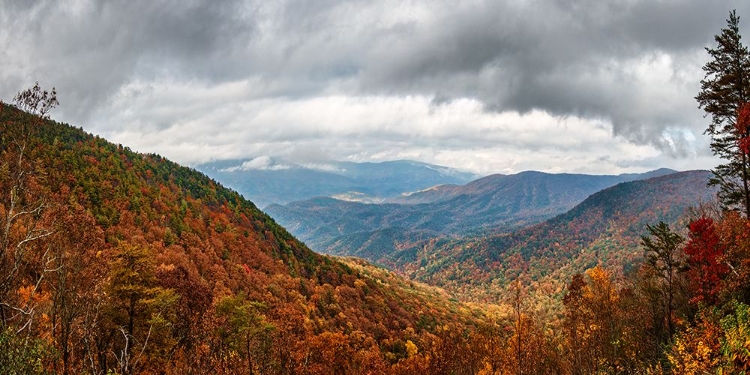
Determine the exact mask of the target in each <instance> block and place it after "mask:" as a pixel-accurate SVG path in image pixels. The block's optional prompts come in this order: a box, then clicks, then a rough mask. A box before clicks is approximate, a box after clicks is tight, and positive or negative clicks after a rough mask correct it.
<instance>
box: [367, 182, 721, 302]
mask: <svg viewBox="0 0 750 375" xmlns="http://www.w3.org/2000/svg"><path fill="white" fill-rule="evenodd" d="M710 175H711V173H710V172H708V171H688V172H678V173H674V174H669V175H666V176H661V177H655V178H651V179H647V180H640V181H632V182H626V183H621V184H618V185H616V186H613V187H610V188H608V189H605V190H603V191H601V192H599V193H596V194H593V195H592V196H590V197H589V198H587V199H586V200H584V201H583V202H582V203H581V204H579V205H577V206H576V207H575V208H573V209H572V210H570V211H568V212H566V213H564V214H562V215H559V216H556V217H555V218H553V219H550V220H547V221H545V222H543V223H540V224H538V225H535V226H532V227H528V228H524V229H520V230H517V231H515V232H512V233H510V234H500V235H492V236H486V237H480V238H466V239H461V240H438V241H431V242H430V243H429V244H428V245H427V246H424V247H422V248H419V249H409V250H408V251H407V252H396V253H393V254H389V255H386V256H384V257H383V259H375V261H379V262H381V263H387V264H391V265H393V266H395V267H396V268H397V269H399V270H401V271H402V272H404V273H405V274H407V275H409V276H410V277H412V278H414V279H416V280H422V281H425V282H429V283H432V284H435V285H440V286H443V287H446V288H448V289H450V290H453V291H456V292H459V293H463V294H464V295H465V296H467V292H469V291H470V293H469V294H471V298H477V297H479V296H484V297H483V298H487V297H489V298H494V297H491V296H492V295H493V289H495V288H497V289H495V291H499V290H503V287H504V286H505V285H507V283H508V282H509V281H511V280H514V279H516V278H519V277H520V278H521V279H522V280H525V282H526V283H527V285H536V286H537V287H539V288H545V290H547V291H548V292H555V293H560V292H561V289H560V288H562V287H563V286H564V283H565V282H567V280H568V279H569V278H570V276H571V275H573V274H574V273H577V272H583V271H584V270H586V269H588V268H591V267H593V266H595V265H597V264H601V265H603V266H606V267H607V268H608V269H611V270H613V271H615V272H616V273H619V274H620V275H621V274H622V272H623V270H624V269H625V270H626V269H628V268H629V267H631V266H632V265H633V264H634V262H636V261H637V260H639V259H641V257H642V251H643V250H642V249H641V248H640V244H639V243H640V237H641V236H643V235H645V234H646V233H647V232H646V224H654V223H657V222H659V221H665V222H667V223H669V224H671V225H672V227H673V228H684V226H685V224H686V223H685V222H684V219H685V214H686V210H687V209H688V208H689V207H695V206H697V205H698V204H700V203H701V202H710V201H712V200H713V199H714V196H715V190H714V189H709V188H707V187H706V183H707V181H708V178H709V177H710ZM681 220H682V221H681ZM545 283H547V284H549V285H544V284H545ZM553 284H554V286H552V285H553Z"/></svg>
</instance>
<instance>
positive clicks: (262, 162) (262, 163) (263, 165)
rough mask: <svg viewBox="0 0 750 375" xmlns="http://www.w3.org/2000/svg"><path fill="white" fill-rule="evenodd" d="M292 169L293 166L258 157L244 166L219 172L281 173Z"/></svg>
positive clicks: (243, 163)
mask: <svg viewBox="0 0 750 375" xmlns="http://www.w3.org/2000/svg"><path fill="white" fill-rule="evenodd" d="M290 168H292V166H290V165H286V164H283V163H276V162H274V161H273V160H271V158H270V157H268V156H258V157H256V158H253V159H250V160H248V161H245V162H242V164H240V165H236V166H233V167H228V168H223V169H220V170H219V172H239V171H251V170H260V171H281V170H284V169H290Z"/></svg>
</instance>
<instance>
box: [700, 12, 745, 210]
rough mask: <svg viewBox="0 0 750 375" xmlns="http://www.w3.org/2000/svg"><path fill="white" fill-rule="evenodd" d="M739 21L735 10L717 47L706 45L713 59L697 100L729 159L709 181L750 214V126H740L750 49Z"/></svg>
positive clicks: (716, 149) (716, 146)
mask: <svg viewBox="0 0 750 375" xmlns="http://www.w3.org/2000/svg"><path fill="white" fill-rule="evenodd" d="M739 21H740V17H739V16H738V15H737V12H736V11H732V12H731V13H729V19H728V20H727V27H726V28H724V29H722V30H721V34H719V35H716V37H715V40H716V44H717V46H716V47H715V48H706V51H707V52H708V54H709V55H710V56H711V60H710V61H709V62H707V63H706V65H704V66H703V70H704V71H705V72H706V76H705V78H704V79H703V80H701V92H700V93H699V94H698V96H696V97H695V99H696V100H697V101H698V103H699V107H700V108H702V109H703V110H704V111H705V112H706V114H708V115H711V123H710V124H709V126H708V128H707V129H706V134H709V135H710V136H711V150H712V151H713V153H714V155H717V156H719V157H721V158H722V159H725V160H726V163H725V164H722V165H719V166H718V167H716V169H714V170H713V173H714V178H712V179H711V181H710V183H711V184H712V185H717V186H719V188H720V190H719V198H720V199H721V201H722V203H723V204H724V205H725V207H727V208H734V207H741V209H742V210H743V211H744V212H745V215H746V216H750V185H749V181H750V169H749V168H750V157H748V154H747V153H746V152H743V151H742V150H741V148H740V141H741V140H742V138H747V137H748V136H750V128H747V127H746V128H745V129H744V131H743V130H742V129H741V127H738V126H737V125H738V120H739V115H740V109H741V107H742V106H743V105H745V104H746V103H747V102H748V101H750V52H748V49H747V47H746V46H745V45H744V44H743V43H742V40H741V39H742V37H741V35H740V31H739Z"/></svg>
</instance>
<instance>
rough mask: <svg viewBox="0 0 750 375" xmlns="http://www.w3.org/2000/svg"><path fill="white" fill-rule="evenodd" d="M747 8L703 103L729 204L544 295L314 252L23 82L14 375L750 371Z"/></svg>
mask: <svg viewBox="0 0 750 375" xmlns="http://www.w3.org/2000/svg"><path fill="white" fill-rule="evenodd" d="M738 22H739V17H738V16H737V15H736V14H735V13H734V12H733V13H731V14H730V18H729V20H728V21H727V28H726V29H724V30H722V32H721V34H719V35H717V36H716V42H717V47H716V48H713V49H708V52H709V55H710V56H711V58H712V60H711V61H710V62H709V63H707V65H706V66H705V67H704V70H705V71H706V77H705V78H704V79H703V81H701V87H702V89H701V92H700V93H699V94H698V96H697V97H696V99H697V100H698V103H699V105H700V107H701V108H703V109H704V110H705V111H706V113H707V115H708V116H709V117H710V118H711V121H712V122H711V124H710V126H709V128H708V130H707V133H708V134H709V135H710V136H711V137H712V139H713V143H712V151H713V152H714V153H715V154H716V155H718V156H720V157H721V158H722V159H723V160H725V162H726V164H722V165H720V166H719V167H717V168H716V170H714V171H713V172H714V173H713V177H712V178H711V182H710V183H711V184H713V185H715V186H717V187H718V189H719V194H718V203H717V204H705V205H702V206H700V207H695V208H694V209H693V210H691V211H690V213H689V214H688V216H687V219H688V225H687V227H686V228H674V227H670V226H669V225H667V224H665V223H663V222H658V223H651V224H649V225H648V226H647V231H646V232H645V233H642V234H641V235H640V238H639V246H640V247H639V249H640V251H641V252H642V259H641V260H640V262H639V263H638V265H637V266H635V267H632V269H630V270H628V272H623V271H622V270H619V269H613V268H612V267H611V266H608V265H607V264H596V265H593V266H592V267H590V268H589V269H588V270H586V271H585V272H582V273H576V274H573V275H564V278H565V279H564V280H562V283H563V285H564V288H562V289H561V290H560V291H559V298H557V299H555V300H554V301H552V302H549V303H547V302H545V301H542V302H540V301H539V300H538V299H537V296H536V295H535V294H531V293H530V290H529V285H528V283H526V282H525V280H523V279H522V278H520V277H516V278H512V277H511V278H509V280H508V282H507V284H506V287H505V288H504V289H503V293H502V294H501V296H499V297H498V298H497V300H495V301H481V302H469V301H467V300H460V299H457V298H456V296H454V295H451V294H449V293H447V292H445V291H444V290H441V289H438V288H435V287H433V286H430V285H426V284H422V283H419V282H416V281H413V280H409V279H406V278H404V277H402V276H401V275H398V274H395V273H392V272H390V271H387V270H385V269H382V268H378V267H375V266H372V265H370V264H368V263H366V262H364V261H362V260H358V259H354V258H337V257H330V256H323V255H319V254H316V253H314V252H312V251H311V250H309V249H308V248H307V247H306V246H305V245H304V244H303V243H301V242H299V241H298V240H296V239H295V238H294V237H292V236H291V235H290V234H289V233H288V232H287V231H286V230H285V229H284V228H282V227H281V226H279V225H278V224H277V223H275V222H274V221H273V220H272V219H271V218H270V217H269V216H267V215H266V214H264V213H263V212H261V211H260V210H259V209H258V208H257V207H256V206H255V205H254V204H253V203H251V202H249V201H247V200H245V199H243V198H242V197H241V196H240V195H239V194H237V193H236V192H233V191H231V190H229V189H226V188H224V187H222V186H220V185H219V184H218V183H216V182H215V181H213V180H211V179H209V178H207V177H206V176H204V175H203V174H201V173H199V172H197V171H195V170H193V169H190V168H186V167H182V166H179V165H177V164H175V163H173V162H171V161H169V160H167V159H165V158H163V157H161V156H159V155H154V154H140V153H136V152H133V151H131V150H130V149H129V148H128V147H125V146H122V145H116V144H112V143H110V142H107V141H106V140H104V139H102V138H99V137H96V136H93V135H90V134H87V133H85V132H84V131H83V130H82V129H78V128H75V127H72V126H70V125H67V124H61V123H57V122H55V121H52V120H50V119H49V113H50V111H51V110H52V109H53V108H54V107H55V106H57V105H58V104H59V103H58V101H57V93H56V92H55V90H54V89H53V90H52V91H50V92H48V91H44V90H42V89H41V88H40V87H39V86H38V85H35V86H34V87H32V88H30V89H28V90H25V91H22V92H19V94H18V96H17V97H16V98H15V100H14V103H13V104H12V105H11V104H5V103H1V104H0V170H1V171H2V172H1V173H0V176H1V177H0V372H2V373H7V374H32V373H42V374H43V373H61V374H83V373H90V374H105V373H112V374H155V373H164V374H203V373H217V374H415V373H425V374H705V373H720V374H743V373H747V372H748V371H750V221H749V220H748V215H749V214H750V186H749V183H750V104H748V102H750V53H748V50H747V48H746V47H744V46H743V45H742V43H741V41H740V34H739V28H738ZM570 246H574V245H573V244H571V245H570ZM488 251H490V252H491V249H490V250H488ZM608 251H610V252H616V251H617V249H616V248H611V249H608ZM494 255H497V254H494ZM512 256H519V255H514V254H511V258H509V261H510V260H512ZM445 277H446V278H450V277H451V276H450V275H448V276H445Z"/></svg>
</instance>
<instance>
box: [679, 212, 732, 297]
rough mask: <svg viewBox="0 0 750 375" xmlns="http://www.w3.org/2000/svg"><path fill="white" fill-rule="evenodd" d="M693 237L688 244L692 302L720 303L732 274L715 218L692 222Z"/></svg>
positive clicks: (686, 249)
mask: <svg viewBox="0 0 750 375" xmlns="http://www.w3.org/2000/svg"><path fill="white" fill-rule="evenodd" d="M689 228H690V239H689V241H688V243H687V244H686V245H685V254H687V256H688V259H687V260H688V265H689V266H690V270H689V271H688V275H689V277H690V285H691V287H692V290H693V294H694V296H693V298H692V299H691V302H696V303H697V302H703V303H706V304H709V305H714V304H715V303H716V299H717V295H718V294H719V291H720V288H721V283H722V279H723V278H724V276H726V275H727V274H728V273H729V267H728V266H727V264H726V263H724V259H723V258H724V257H725V254H726V250H725V249H724V244H722V243H721V240H720V238H719V235H718V233H716V228H715V227H714V221H713V220H712V219H710V218H706V217H701V218H699V219H697V220H694V221H693V222H691V223H690V226H689Z"/></svg>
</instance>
